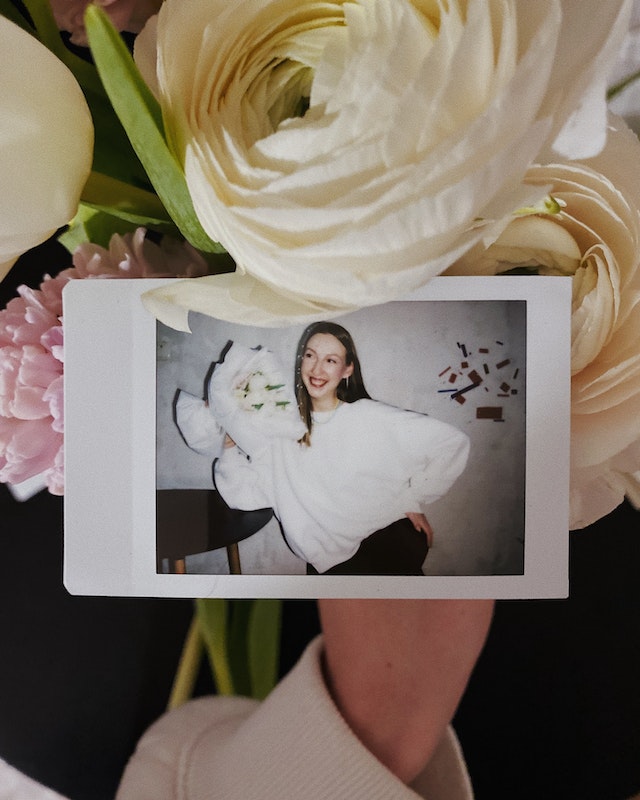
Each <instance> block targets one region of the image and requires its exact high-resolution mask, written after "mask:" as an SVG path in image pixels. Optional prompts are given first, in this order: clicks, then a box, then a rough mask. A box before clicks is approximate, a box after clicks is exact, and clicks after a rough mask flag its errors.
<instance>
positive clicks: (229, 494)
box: [213, 447, 274, 511]
mask: <svg viewBox="0 0 640 800" xmlns="http://www.w3.org/2000/svg"><path fill="white" fill-rule="evenodd" d="M213 480H214V483H215V486H216V489H217V490H218V491H219V492H220V494H221V495H222V497H223V498H224V501H225V503H227V505H228V506H230V507H231V508H238V509H240V510H242V511H253V510H254V509H256V508H272V507H273V505H274V500H273V493H272V491H271V470H270V459H269V449H268V448H264V449H263V450H261V451H260V452H258V453H257V454H256V455H254V456H253V457H251V458H249V456H247V455H246V454H245V453H243V452H242V450H240V448H239V447H228V448H226V449H225V450H223V452H222V454H221V456H220V458H218V459H217V460H216V461H215V463H214V466H213Z"/></svg>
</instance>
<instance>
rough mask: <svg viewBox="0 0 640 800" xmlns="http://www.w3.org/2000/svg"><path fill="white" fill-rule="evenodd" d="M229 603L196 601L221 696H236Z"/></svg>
mask: <svg viewBox="0 0 640 800" xmlns="http://www.w3.org/2000/svg"><path fill="white" fill-rule="evenodd" d="M227 612H228V608H227V601H226V600H222V599H218V598H216V599H206V600H196V613H197V617H198V624H199V626H200V632H201V634H202V638H203V639H204V643H205V647H206V651H207V656H208V657H209V664H210V665H211V670H212V672H213V679H214V681H215V684H216V690H217V692H218V694H221V695H231V694H235V693H236V692H235V686H234V682H233V677H232V675H231V666H230V661H229V646H228V639H229V635H228V619H227Z"/></svg>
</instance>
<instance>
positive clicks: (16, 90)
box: [0, 16, 93, 279]
mask: <svg viewBox="0 0 640 800" xmlns="http://www.w3.org/2000/svg"><path fill="white" fill-rule="evenodd" d="M0 75H2V80H0V183H1V184H2V193H1V194H0V279H2V278H3V277H4V276H5V274H6V273H7V271H8V270H9V269H10V267H11V266H12V264H13V263H14V261H15V260H16V259H17V258H18V256H20V255H22V253H24V252H26V251H27V250H29V249H30V248H31V247H34V246H35V245H37V244H40V243H41V242H43V241H44V240H45V239H47V238H48V237H49V236H51V234H52V233H54V232H55V231H56V230H57V229H58V228H59V227H61V226H62V225H66V223H67V222H69V220H70V219H71V218H72V217H73V216H74V214H75V213H76V210H77V208H78V201H79V199H80V193H81V191H82V187H83V186H84V184H85V181H86V179H87V176H88V175H89V171H90V169H91V159H92V154H93V123H92V121H91V115H90V113H89V109H88V107H87V103H86V101H85V99H84V95H83V94H82V91H81V89H80V87H79V85H78V83H77V81H76V79H75V78H74V77H73V75H72V74H71V72H70V71H69V70H68V69H67V67H66V66H65V65H64V64H63V63H62V62H61V61H60V60H59V59H58V58H57V57H56V56H54V55H53V53H51V51H50V50H48V49H47V48H46V47H45V46H44V45H43V44H41V43H40V42H38V41H37V40H36V39H35V38H34V37H33V36H30V35H29V34H28V33H26V32H25V31H23V30H22V29H21V28H19V27H18V26H17V25H15V24H14V23H13V22H10V21H9V20H8V19H6V18H5V17H3V16H0Z"/></svg>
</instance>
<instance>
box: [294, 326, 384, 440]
mask: <svg viewBox="0 0 640 800" xmlns="http://www.w3.org/2000/svg"><path fill="white" fill-rule="evenodd" d="M316 333H328V334H330V335H331V336H335V338H336V339H337V340H338V341H339V342H340V344H342V345H343V347H344V349H345V350H346V351H347V352H346V357H345V361H346V364H347V366H349V365H351V364H352V365H353V372H352V373H351V375H350V376H349V377H348V378H346V379H345V378H343V379H342V380H341V381H340V383H339V384H338V389H337V394H338V400H341V401H342V402H343V403H355V401H356V400H362V399H365V398H368V397H369V393H368V392H367V390H366V388H365V385H364V380H363V378H362V370H361V368H360V359H359V358H358V353H357V351H356V346H355V344H354V341H353V339H352V338H351V334H350V333H349V331H348V330H347V329H346V328H343V327H342V325H338V323H337V322H327V321H322V322H312V323H311V325H309V326H308V327H307V328H306V329H305V330H304V331H303V333H302V336H301V337H300V341H299V342H298V350H297V353H296V367H295V387H296V399H297V401H298V409H299V411H300V416H301V417H302V420H303V422H304V423H305V425H306V426H307V433H306V434H305V436H304V437H303V438H302V441H303V442H304V443H305V444H310V443H311V427H312V425H313V418H312V416H311V411H312V407H311V398H310V397H309V393H308V392H307V387H306V386H305V385H304V381H303V380H302V373H301V368H302V358H303V356H304V354H305V351H306V349H307V345H308V343H309V339H311V337H312V336H315V335H316Z"/></svg>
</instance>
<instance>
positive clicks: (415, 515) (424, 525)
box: [405, 511, 433, 547]
mask: <svg viewBox="0 0 640 800" xmlns="http://www.w3.org/2000/svg"><path fill="white" fill-rule="evenodd" d="M405 516H406V517H407V519H408V520H409V522H410V523H411V524H412V525H413V527H414V528H415V529H416V530H417V531H422V533H424V535H425V536H426V537H427V544H428V545H429V547H433V528H432V527H431V525H430V524H429V520H428V519H427V518H426V517H425V515H424V514H422V513H420V512H418V511H407V512H406V514H405Z"/></svg>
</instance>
